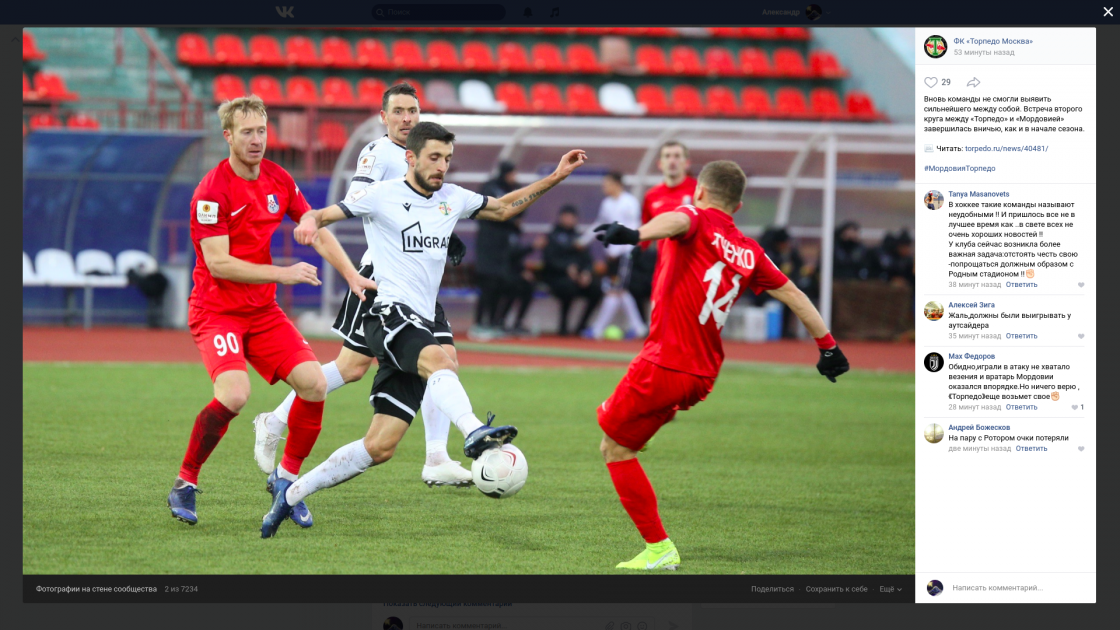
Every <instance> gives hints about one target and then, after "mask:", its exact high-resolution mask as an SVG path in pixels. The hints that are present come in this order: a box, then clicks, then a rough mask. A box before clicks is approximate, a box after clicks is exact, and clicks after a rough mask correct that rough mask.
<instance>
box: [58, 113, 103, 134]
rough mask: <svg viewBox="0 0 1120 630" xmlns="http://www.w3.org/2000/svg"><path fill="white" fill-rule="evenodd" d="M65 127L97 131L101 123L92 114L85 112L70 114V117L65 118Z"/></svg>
mask: <svg viewBox="0 0 1120 630" xmlns="http://www.w3.org/2000/svg"><path fill="white" fill-rule="evenodd" d="M66 128H67V129H89V130H90V131H97V130H98V129H101V123H100V122H98V120H97V119H96V118H93V117H92V116H87V115H86V114H81V113H78V114H71V115H70V118H68V119H67V120H66Z"/></svg>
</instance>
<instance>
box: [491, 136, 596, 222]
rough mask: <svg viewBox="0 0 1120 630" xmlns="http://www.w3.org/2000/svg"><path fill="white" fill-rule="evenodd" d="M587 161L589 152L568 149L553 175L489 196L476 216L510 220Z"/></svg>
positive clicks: (495, 219)
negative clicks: (501, 195)
mask: <svg viewBox="0 0 1120 630" xmlns="http://www.w3.org/2000/svg"><path fill="white" fill-rule="evenodd" d="M586 161H587V154H586V153H584V152H583V151H580V150H579V149H575V150H573V151H568V152H567V153H566V154H564V157H563V158H561V159H560V165H559V166H557V167H556V170H555V171H553V172H552V174H551V175H549V176H548V177H545V178H544V179H541V180H537V181H535V182H533V183H532V184H529V185H528V186H526V187H524V188H521V189H519V190H515V191H513V192H511V193H509V194H508V195H505V196H503V197H487V198H486V205H485V206H483V208H482V210H480V211H479V212H478V214H477V215H476V216H475V218H476V219H485V220H487V221H508V220H510V219H512V218H513V217H515V216H517V215H519V214H521V213H522V212H525V210H527V209H528V208H529V206H531V205H533V202H534V201H536V200H537V199H540V198H541V196H542V195H544V194H545V193H546V192H548V191H549V190H551V189H552V188H553V186H556V185H557V184H559V183H560V182H562V181H564V180H565V179H566V178H567V177H568V175H571V174H572V171H574V170H576V169H577V168H579V167H580V166H582V165H583V163H584V162H586Z"/></svg>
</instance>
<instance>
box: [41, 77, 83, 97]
mask: <svg viewBox="0 0 1120 630" xmlns="http://www.w3.org/2000/svg"><path fill="white" fill-rule="evenodd" d="M35 92H36V93H37V94H38V95H39V98H42V99H47V100H54V101H76V100H78V99H79V98H81V97H79V96H78V95H77V94H76V93H74V92H71V91H70V90H68V89H66V82H65V81H63V80H62V77H60V76H58V75H57V74H54V73H52V72H37V73H35Z"/></svg>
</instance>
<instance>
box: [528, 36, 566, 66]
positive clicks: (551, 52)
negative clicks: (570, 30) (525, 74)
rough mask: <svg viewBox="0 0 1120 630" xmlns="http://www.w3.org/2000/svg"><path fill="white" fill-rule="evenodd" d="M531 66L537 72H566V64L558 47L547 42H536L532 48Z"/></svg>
mask: <svg viewBox="0 0 1120 630" xmlns="http://www.w3.org/2000/svg"><path fill="white" fill-rule="evenodd" d="M532 59H533V67H534V68H535V69H536V70H537V72H567V71H568V64H567V63H565V62H564V55H563V53H561V52H560V47H559V46H557V45H556V44H552V43H549V42H537V43H536V44H533V49H532Z"/></svg>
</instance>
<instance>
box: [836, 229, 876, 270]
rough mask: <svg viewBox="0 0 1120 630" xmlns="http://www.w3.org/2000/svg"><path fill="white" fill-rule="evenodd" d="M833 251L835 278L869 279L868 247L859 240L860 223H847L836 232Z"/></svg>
mask: <svg viewBox="0 0 1120 630" xmlns="http://www.w3.org/2000/svg"><path fill="white" fill-rule="evenodd" d="M833 249H834V251H833V256H832V260H833V263H832V277H833V278H836V279H838V280H839V279H842V278H858V279H860V280H866V279H867V276H868V268H867V247H865V246H864V244H863V242H862V241H860V240H859V224H858V223H856V222H855V221H847V222H846V223H844V224H843V225H841V226H840V227H839V228H838V229H837V230H836V239H835V241H834V244H833Z"/></svg>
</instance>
